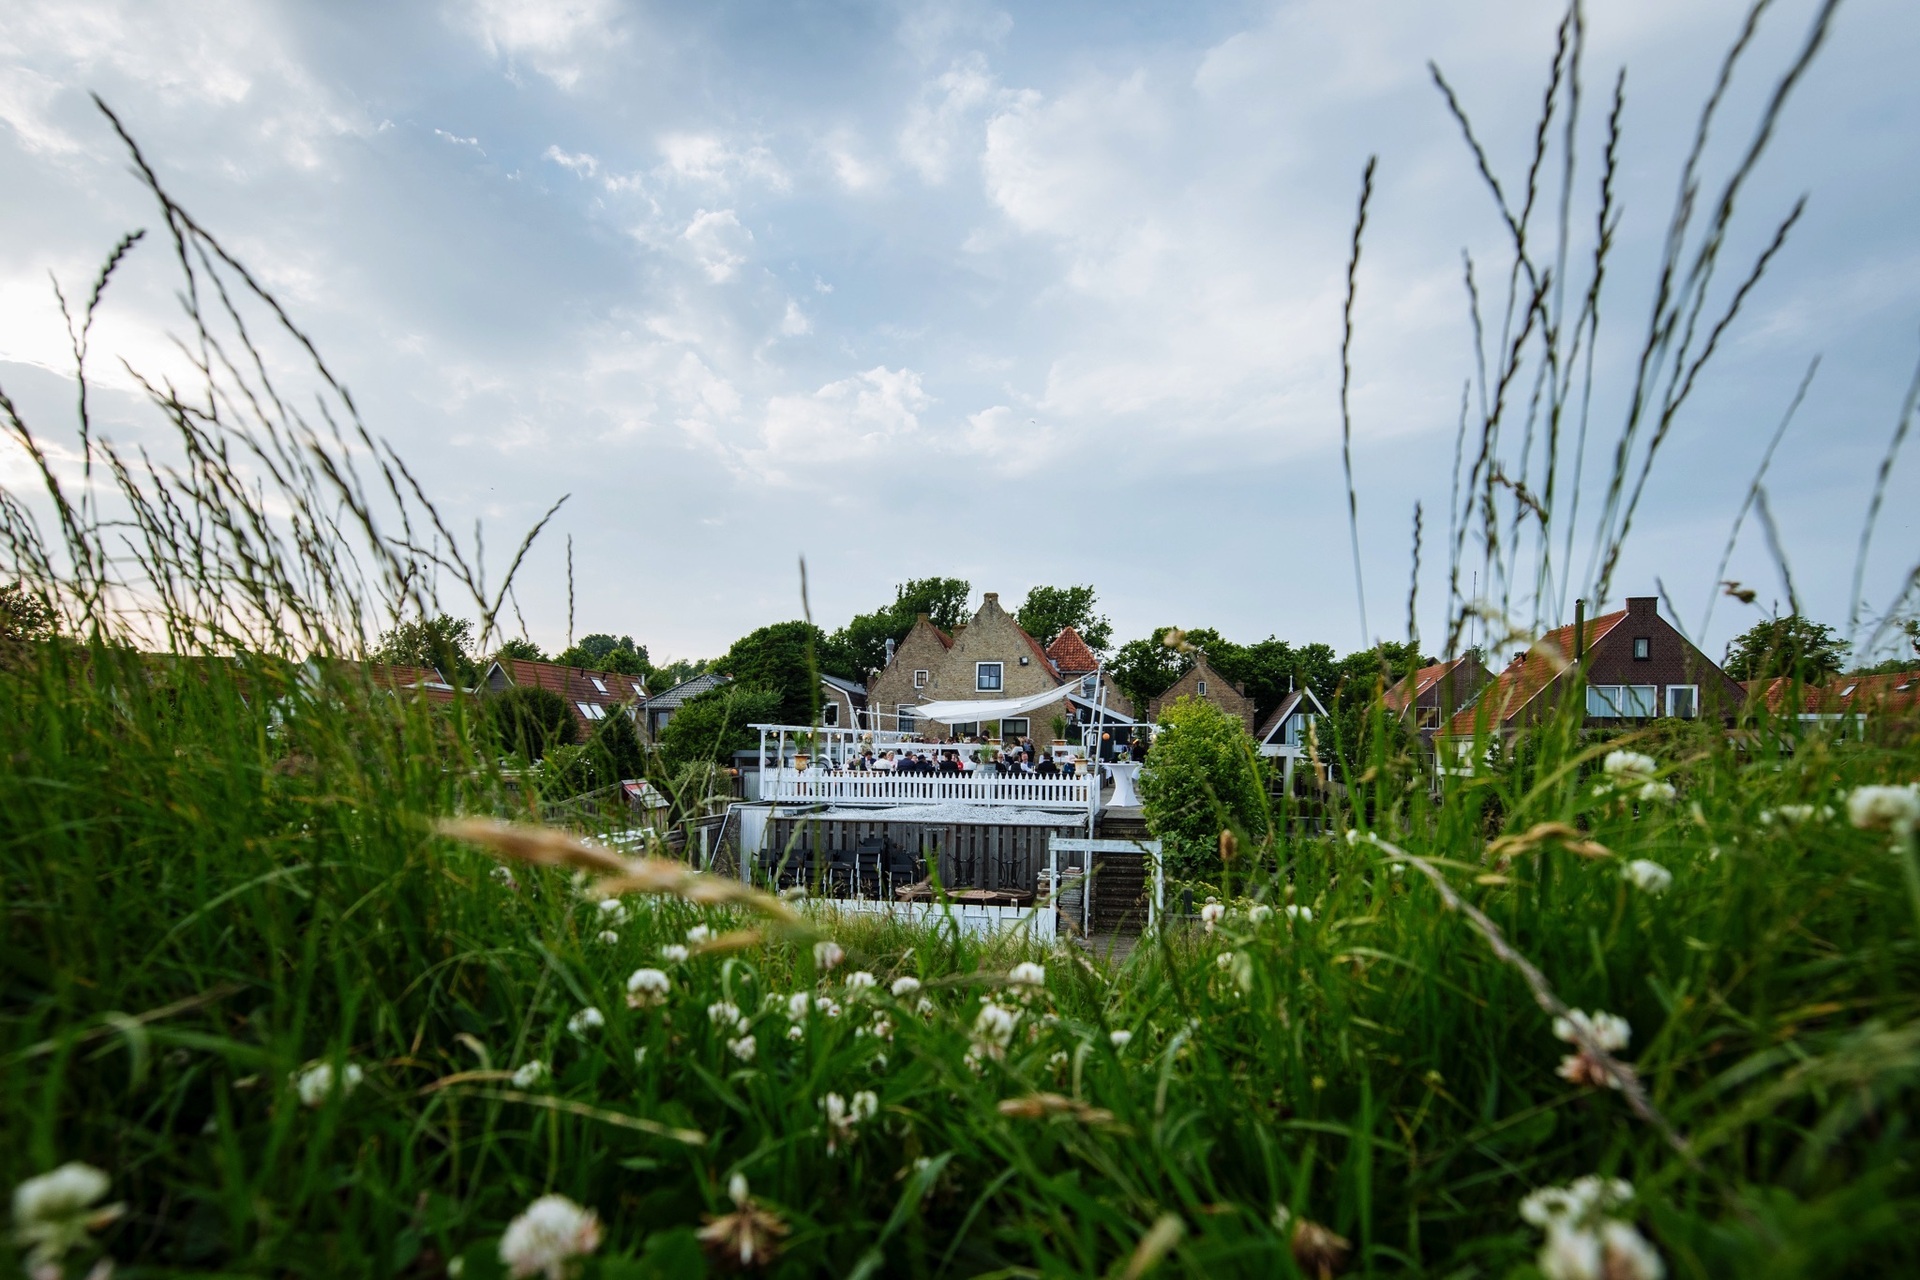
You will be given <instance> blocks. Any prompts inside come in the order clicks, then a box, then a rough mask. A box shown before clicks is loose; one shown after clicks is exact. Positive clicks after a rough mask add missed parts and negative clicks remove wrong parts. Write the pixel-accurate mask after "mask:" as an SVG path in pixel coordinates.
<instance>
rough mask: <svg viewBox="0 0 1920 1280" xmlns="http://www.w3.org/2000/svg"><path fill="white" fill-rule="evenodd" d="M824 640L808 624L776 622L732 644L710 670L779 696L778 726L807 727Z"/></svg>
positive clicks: (815, 696)
mask: <svg viewBox="0 0 1920 1280" xmlns="http://www.w3.org/2000/svg"><path fill="white" fill-rule="evenodd" d="M826 639H827V637H826V635H825V634H824V633H823V632H822V631H821V630H820V628H818V627H816V626H814V625H813V624H812V623H809V622H776V623H774V624H773V625H772V626H770V627H761V628H760V629H759V630H758V631H755V632H753V633H752V634H751V635H746V636H742V637H741V638H740V639H738V640H736V641H734V642H733V647H732V648H731V649H728V650H727V651H726V653H724V654H722V655H721V657H720V658H719V660H718V661H716V662H715V663H714V664H713V669H714V670H715V671H718V672H719V673H720V674H721V675H726V676H732V677H733V678H734V679H735V680H737V681H739V682H740V683H741V684H750V685H757V686H759V687H760V688H762V689H771V690H773V691H774V692H775V693H776V694H778V695H779V697H780V705H779V709H778V716H777V718H778V719H779V720H780V722H781V723H782V724H811V723H813V713H814V707H815V705H816V704H817V703H818V701H819V697H820V689H819V684H818V680H817V678H816V675H815V672H816V670H817V664H818V661H819V658H818V655H819V652H820V650H821V648H822V647H824V645H825V644H826Z"/></svg>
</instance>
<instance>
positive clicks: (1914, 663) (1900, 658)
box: [1851, 618, 1920, 676]
mask: <svg viewBox="0 0 1920 1280" xmlns="http://www.w3.org/2000/svg"><path fill="white" fill-rule="evenodd" d="M1900 633H1901V635H1902V636H1904V637H1905V638H1906V642H1907V651H1906V652H1905V653H1900V654H1896V655H1895V656H1893V657H1891V658H1888V659H1886V660H1884V661H1882V662H1876V663H1874V664H1873V665H1872V666H1857V667H1855V668H1854V669H1853V671H1852V672H1851V674H1853V675H1856V676H1889V675H1892V674H1894V673H1895V672H1897V671H1912V670H1914V669H1915V668H1920V618H1909V619H1907V620H1906V621H1905V622H1904V623H1902V624H1901V626H1900Z"/></svg>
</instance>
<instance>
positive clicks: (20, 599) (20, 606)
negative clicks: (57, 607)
mask: <svg viewBox="0 0 1920 1280" xmlns="http://www.w3.org/2000/svg"><path fill="white" fill-rule="evenodd" d="M53 629H54V616H53V606H52V605H50V604H48V603H47V602H46V601H45V600H43V599H41V598H40V597H39V596H37V595H33V594H32V593H30V592H29V591H28V590H27V584H26V583H24V582H16V583H14V584H13V585H12V586H8V587H0V640H16V641H18V640H48V639H51V638H52V636H53Z"/></svg>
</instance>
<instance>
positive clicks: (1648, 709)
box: [1587, 684, 1660, 720]
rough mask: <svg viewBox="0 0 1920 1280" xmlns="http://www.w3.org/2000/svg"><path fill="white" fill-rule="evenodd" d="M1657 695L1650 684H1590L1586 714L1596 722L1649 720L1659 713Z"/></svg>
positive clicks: (1654, 687)
mask: <svg viewBox="0 0 1920 1280" xmlns="http://www.w3.org/2000/svg"><path fill="white" fill-rule="evenodd" d="M1659 693H1660V690H1659V689H1658V688H1657V687H1656V686H1654V685H1650V684H1591V685H1588V686H1587V714H1588V715H1590V716H1592V717H1594V718H1595V719H1597V720H1621V719H1628V720H1633V719H1650V718H1652V717H1653V716H1654V715H1657V714H1658V713H1659V707H1658V705H1657V699H1658V697H1659Z"/></svg>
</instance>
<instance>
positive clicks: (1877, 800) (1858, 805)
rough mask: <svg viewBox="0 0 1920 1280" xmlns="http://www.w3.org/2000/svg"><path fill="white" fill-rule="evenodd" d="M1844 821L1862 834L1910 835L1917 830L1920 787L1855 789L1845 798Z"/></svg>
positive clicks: (1919, 817)
mask: <svg viewBox="0 0 1920 1280" xmlns="http://www.w3.org/2000/svg"><path fill="white" fill-rule="evenodd" d="M1847 821H1848V822H1851V823H1852V824H1853V825H1854V826H1856V827H1859V828H1860V829H1861V830H1862V831H1891V832H1893V834H1894V835H1896V836H1901V837H1905V836H1909V835H1912V834H1913V832H1914V829H1915V828H1916V827H1920V784H1910V785H1908V786H1904V787H1855V788H1854V789H1853V791H1852V792H1851V793H1849V794H1848V796H1847Z"/></svg>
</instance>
